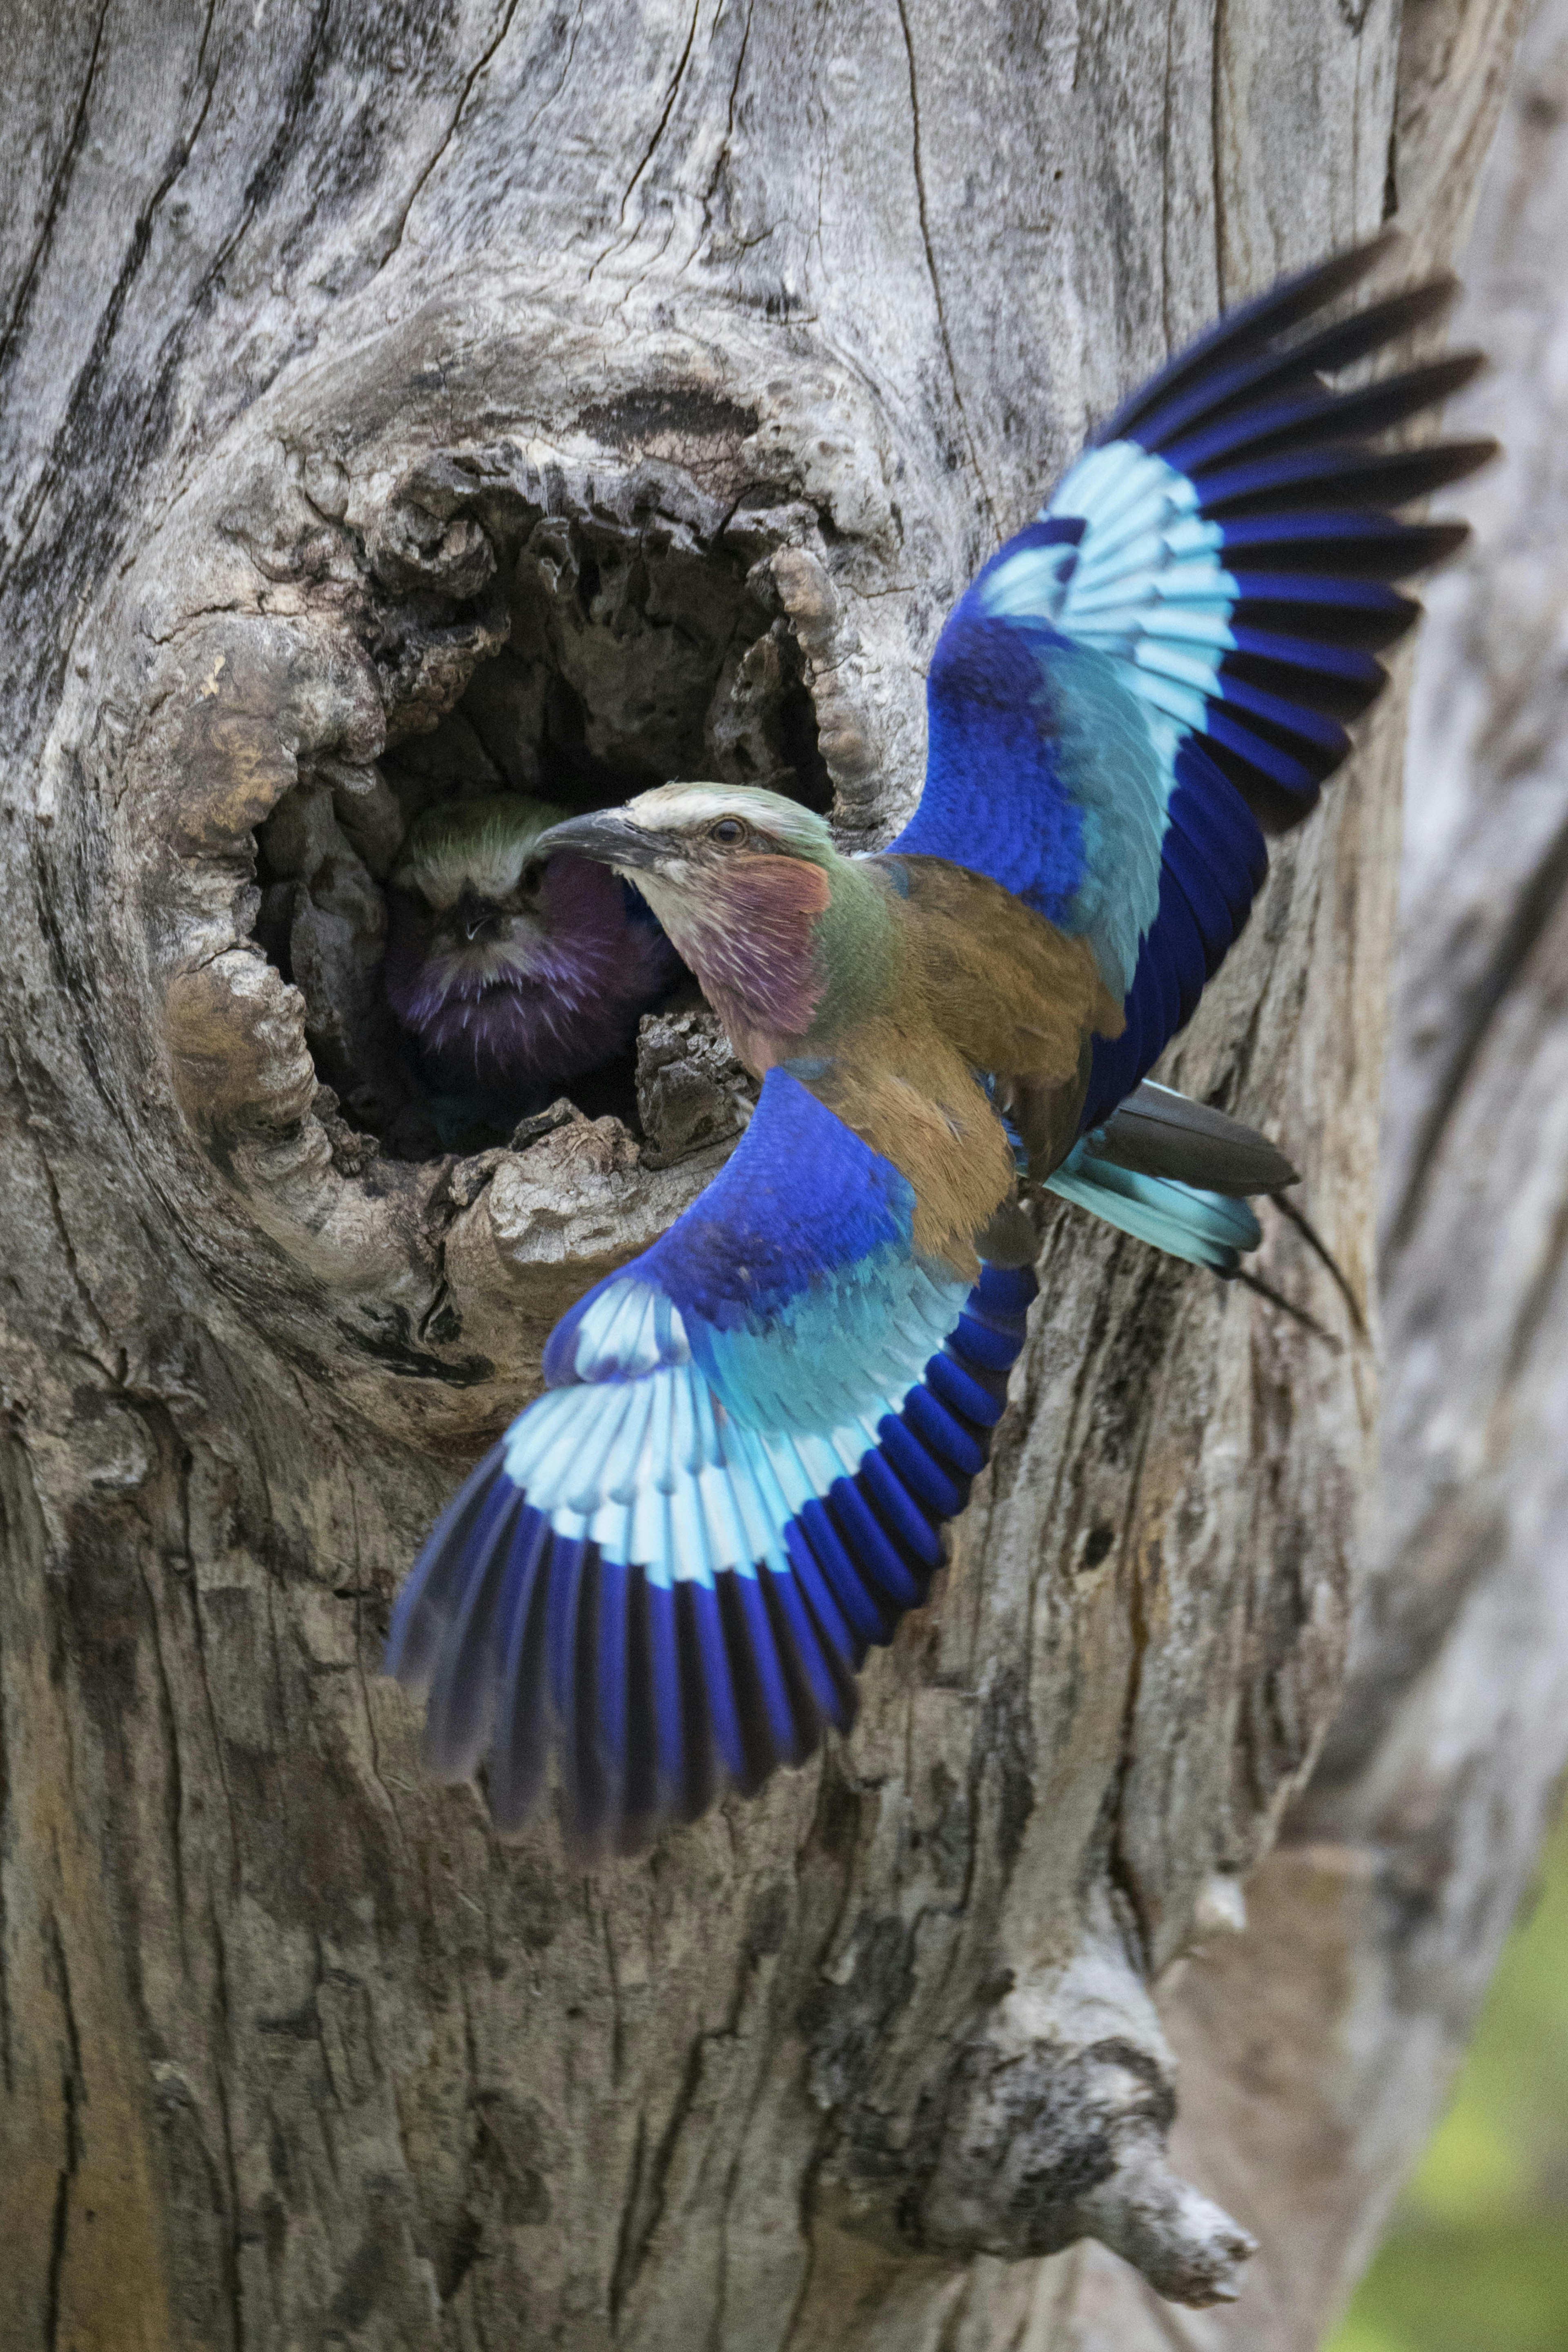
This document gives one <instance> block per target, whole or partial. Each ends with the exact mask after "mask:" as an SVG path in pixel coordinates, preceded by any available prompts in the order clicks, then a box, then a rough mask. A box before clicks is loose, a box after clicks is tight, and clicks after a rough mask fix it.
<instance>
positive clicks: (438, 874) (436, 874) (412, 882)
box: [392, 793, 561, 984]
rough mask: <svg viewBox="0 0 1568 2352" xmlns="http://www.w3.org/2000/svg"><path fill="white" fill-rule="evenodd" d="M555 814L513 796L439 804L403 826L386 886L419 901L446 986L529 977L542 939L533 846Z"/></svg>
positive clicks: (430, 952) (432, 957) (539, 862)
mask: <svg viewBox="0 0 1568 2352" xmlns="http://www.w3.org/2000/svg"><path fill="white" fill-rule="evenodd" d="M560 816H561V811H560V810H559V809H558V808H552V807H551V806H550V805H549V804H548V803H545V802H543V801H534V800H528V799H525V798H524V797H523V795H522V794H521V793H503V794H498V795H497V796H496V797H495V798H493V799H487V800H473V801H454V802H448V803H447V804H446V806H444V807H441V808H433V809H426V811H425V813H424V814H423V815H422V816H418V817H416V819H415V821H414V823H413V824H412V825H411V826H410V827H409V829H408V834H407V837H406V838H405V842H404V845H403V849H402V853H401V855H400V856H399V858H398V861H397V865H396V866H395V868H394V871H393V876H392V879H393V883H394V886H395V887H396V888H398V889H400V890H405V891H406V892H407V893H408V895H409V896H410V898H414V899H415V900H416V901H417V902H418V903H419V906H420V910H421V916H422V924H423V930H424V935H425V950H426V956H427V958H428V959H429V961H430V962H431V963H432V965H434V966H436V967H437V968H438V969H439V970H440V971H443V972H445V973H447V975H449V977H450V979H451V981H452V982H454V983H457V982H459V981H465V982H469V983H470V984H473V983H479V984H482V983H485V982H499V981H504V980H506V979H508V978H509V977H514V976H521V975H523V974H525V973H527V972H528V971H531V969H532V967H533V965H534V963H535V962H536V961H537V958H538V950H539V948H540V945H541V943H542V940H543V937H544V928H545V927H544V921H543V917H542V909H541V905H540V890H541V882H542V875H543V868H544V856H548V855H549V853H548V852H546V853H544V856H541V854H540V851H539V847H538V844H539V842H540V840H541V838H542V835H544V834H545V833H547V832H548V831H549V829H550V827H551V826H552V825H553V824H557V823H558V822H559V820H560Z"/></svg>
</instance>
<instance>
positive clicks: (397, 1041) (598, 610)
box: [256, 513, 832, 1165]
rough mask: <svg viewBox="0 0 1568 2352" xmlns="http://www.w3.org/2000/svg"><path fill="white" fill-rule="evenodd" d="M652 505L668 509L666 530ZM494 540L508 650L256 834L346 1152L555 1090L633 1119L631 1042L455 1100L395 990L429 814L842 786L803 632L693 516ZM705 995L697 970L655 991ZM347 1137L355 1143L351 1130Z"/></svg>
mask: <svg viewBox="0 0 1568 2352" xmlns="http://www.w3.org/2000/svg"><path fill="white" fill-rule="evenodd" d="M657 520H658V519H656V523H657ZM495 536H496V537H497V539H498V541H499V544H498V555H499V558H500V575H499V585H500V591H501V593H503V594H504V597H505V600H506V604H507V608H508V612H509V616H510V628H509V633H508V635H507V638H506V641H505V643H504V644H503V645H502V646H501V647H500V650H499V651H498V652H497V653H495V654H494V655H493V656H490V657H489V659H487V660H484V661H482V662H481V663H480V664H479V667H478V668H477V669H476V670H475V671H474V673H473V675H472V677H470V678H469V680H468V684H467V686H466V688H465V689H464V691H463V693H462V695H461V696H460V698H458V700H457V702H456V703H455V705H454V707H453V708H452V709H450V710H449V711H448V712H447V714H446V716H445V717H443V718H442V719H440V720H439V721H438V723H437V725H436V726H434V727H433V728H431V729H430V730H428V731H426V732H421V733H417V734H412V733H405V734H403V735H402V736H401V737H399V736H398V734H397V730H396V715H395V713H394V715H393V721H392V726H391V729H390V730H389V748H388V751H387V752H386V754H385V756H384V760H383V761H382V763H381V768H380V770H379V772H376V771H367V770H358V771H339V772H331V771H317V772H311V773H310V774H308V775H305V776H302V777H301V780H300V783H299V784H298V785H297V786H296V787H295V788H294V789H293V790H292V791H291V792H289V793H287V794H286V795H285V796H284V798H283V799H282V800H281V801H280V802H279V804H278V807H277V808H276V809H275V810H274V812H273V814H272V815H271V816H270V817H269V818H268V821H267V823H266V824H265V825H263V826H262V827H261V829H260V831H259V833H258V837H257V851H258V854H257V880H258V885H259V887H260V892H261V898H260V907H259V911H258V919H257V924H256V931H257V937H258V941H259V943H260V945H261V946H262V948H263V949H264V950H265V952H266V953H267V955H268V957H269V958H270V960H271V961H272V962H273V963H275V964H276V965H277V966H278V968H279V971H281V972H282V973H283V975H284V977H285V978H286V979H289V980H290V981H292V982H293V983H294V984H295V986H296V987H298V988H299V989H300V992H301V993H302V995H303V997H304V999H305V1006H306V1034H307V1037H308V1040H309V1043H310V1050H311V1053H312V1055H313V1056H314V1058H315V1063H316V1068H317V1072H318V1074H319V1076H320V1077H321V1081H322V1084H323V1085H324V1086H325V1087H330V1088H331V1091H332V1093H333V1094H334V1095H335V1096H336V1097H337V1105H338V1108H337V1112H336V1115H335V1116H332V1115H331V1112H332V1107H331V1105H330V1104H323V1105H322V1106H321V1108H324V1109H325V1110H326V1112H327V1113H328V1114H329V1118H328V1125H329V1131H330V1132H331V1133H333V1136H334V1144H335V1147H339V1156H340V1159H341V1160H345V1161H346V1164H349V1165H357V1164H358V1162H359V1161H360V1160H363V1157H364V1156H365V1155H366V1153H367V1152H368V1153H374V1151H375V1150H381V1151H384V1152H385V1153H387V1154H389V1155H391V1156H393V1157H395V1158H397V1159H402V1160H422V1159H426V1158H429V1157H431V1156H433V1155H434V1154H436V1153H438V1152H441V1151H444V1150H463V1151H471V1150H481V1149H483V1148H484V1147H485V1146H486V1145H488V1144H493V1143H499V1142H504V1141H505V1140H507V1139H508V1137H509V1136H510V1133H511V1131H512V1129H513V1128H514V1127H515V1126H516V1125H517V1123H518V1121H519V1120H520V1119H521V1118H527V1117H528V1116H530V1115H531V1113H533V1112H535V1111H537V1110H538V1109H540V1108H542V1107H543V1105H544V1104H545V1103H547V1102H549V1101H552V1100H553V1099H555V1098H557V1097H561V1096H563V1095H564V1096H565V1097H567V1098H568V1099H569V1100H571V1101H573V1102H574V1103H575V1104H576V1105H577V1107H578V1108H580V1109H582V1110H583V1111H584V1112H586V1113H587V1114H588V1115H589V1116H590V1117H598V1116H600V1115H601V1114H603V1113H605V1112H606V1111H609V1112H613V1113H615V1114H616V1116H617V1117H619V1118H622V1119H623V1120H624V1121H625V1122H626V1125H627V1127H628V1128H630V1129H632V1130H633V1132H634V1133H636V1132H637V1131H638V1129H637V1092H636V1040H635V1034H634V1035H632V1036H631V1037H630V1038H629V1039H628V1042H627V1044H626V1047H625V1049H624V1050H621V1051H617V1052H615V1053H613V1054H611V1055H608V1056H607V1057H606V1058H605V1059H604V1060H603V1061H601V1062H599V1063H597V1064H596V1065H595V1066H594V1067H593V1068H591V1069H589V1070H587V1071H585V1072H583V1073H580V1074H578V1075H575V1076H569V1077H565V1078H562V1079H554V1080H547V1081H543V1082H542V1081H540V1080H539V1079H537V1078H534V1079H531V1080H527V1081H521V1082H520V1083H518V1084H517V1085H516V1086H515V1087H502V1088H500V1090H498V1089H497V1088H496V1087H494V1086H493V1085H487V1086H486V1087H483V1088H479V1087H476V1091H475V1094H474V1095H473V1097H454V1096H453V1095H452V1093H451V1088H450V1082H449V1077H447V1076H445V1075H443V1074H441V1073H439V1072H437V1071H436V1070H435V1069H433V1068H432V1067H431V1066H429V1065H428V1064H427V1063H426V1061H425V1059H424V1058H423V1057H422V1055H421V1052H420V1050H419V1047H418V1046H417V1045H416V1042H415V1040H414V1039H413V1037H412V1036H411V1035H410V1034H409V1033H408V1032H407V1031H405V1029H403V1028H402V1027H401V1026H400V1025H399V1024H398V1022H397V1020H396V1019H395V1016H394V1014H393V1012H392V1009H391V1006H390V1005H389V1003H388V1002H387V996H386V982H385V971H384V965H385V957H386V947H387V934H388V919H389V902H390V898H391V896H392V893H393V891H394V888H395V886H394V884H393V881H392V877H393V873H394V869H395V866H396V864H397V861H398V856H399V852H400V850H401V848H402V846H403V843H404V840H405V835H406V834H407V831H408V828H409V826H410V825H411V824H414V823H415V821H416V819H417V818H418V817H419V816H421V815H422V814H423V813H424V812H425V811H426V810H427V809H430V808H433V807H435V806H437V805H439V804H442V803H451V802H455V801H464V800H474V799H480V798H488V797H490V796H492V795H496V794H502V793H521V794H525V795H528V796H531V797H532V798H535V799H537V800H540V801H544V802H548V803H552V804H553V805H554V806H556V807H558V808H562V809H564V810H566V811H568V812H571V813H575V812H578V811H582V810H585V809H592V808H603V807H606V806H609V805H613V804H614V803H617V802H620V801H624V800H626V799H627V798H629V797H630V796H631V795H632V794H634V793H638V792H642V791H644V790H646V789H647V787H648V786H650V785H653V784H658V783H664V782H669V781H672V780H676V779H691V778H699V777H701V778H710V779H714V780H717V781H720V782H731V783H761V784H765V785H766V786H768V787H769V788H770V789H771V790H773V791H775V792H782V793H787V794H788V795H789V796H790V797H792V798H794V799H796V800H799V801H802V802H804V803H805V805H806V806H807V807H809V808H813V809H816V810H819V811H824V812H826V810H827V809H828V807H829V806H830V805H831V802H832V785H831V782H830V780H829V778H828V775H827V772H826V766H825V765H824V762H823V760H822V757H821V753H820V751H819V750H818V747H817V740H816V713H815V710H814V708H813V705H812V700H811V696H810V692H809V689H808V688H807V686H806V684H805V677H804V674H803V668H802V661H801V655H800V650H799V646H798V645H797V643H796V641H795V636H794V635H793V633H792V632H791V630H790V628H789V626H788V625H787V623H786V622H785V621H784V618H783V616H782V614H780V612H779V610H778V607H777V604H776V602H775V601H774V600H773V594H772V583H771V579H770V577H769V575H768V574H767V572H766V570H765V567H762V566H751V565H749V564H748V561H747V559H746V558H745V557H744V556H742V555H741V554H736V553H732V552H731V551H730V550H728V549H726V548H724V547H722V546H717V545H704V544H702V543H700V542H699V541H695V540H694V538H693V535H692V534H691V533H690V532H689V530H683V529H679V528H673V529H664V530H658V529H657V528H647V527H645V528H644V529H642V530H635V529H628V528H626V527H625V526H624V525H620V524H617V523H614V522H607V521H605V520H602V519H600V518H597V517H595V516H591V515H585V516H583V517H580V518H572V517H563V516H560V515H549V516H540V515H538V514H537V513H535V514H534V515H533V516H532V517H524V518H523V520H522V521H521V523H520V524H519V525H518V526H517V527H516V528H514V529H513V530H511V531H510V534H509V533H508V532H507V531H506V530H500V531H499V532H497V533H496V534H495ZM683 989H684V992H685V993H686V995H687V996H688V997H689V1001H691V1002H693V1003H695V1002H698V1001H699V1000H698V999H697V996H696V992H695V983H694V982H691V981H690V980H689V977H687V978H686V979H685V981H684V982H681V981H680V980H679V979H678V980H677V982H676V983H675V985H674V987H673V989H670V988H667V989H664V990H663V991H662V992H661V993H660V995H659V996H658V997H657V998H655V999H654V1000H653V1002H655V1003H659V1002H662V1003H668V1002H670V1001H671V1000H672V998H673V999H674V1000H676V1001H679V998H680V996H681V993H682V990H683ZM345 1139H346V1140H345Z"/></svg>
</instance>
